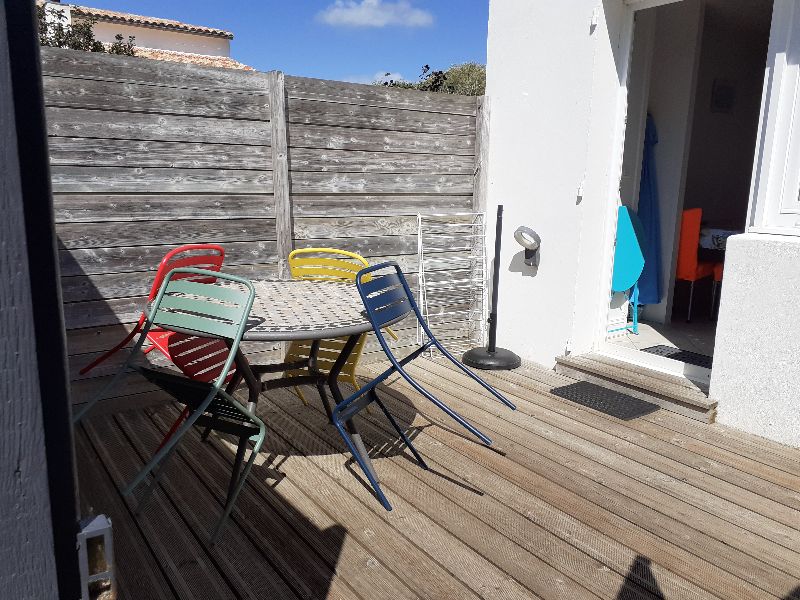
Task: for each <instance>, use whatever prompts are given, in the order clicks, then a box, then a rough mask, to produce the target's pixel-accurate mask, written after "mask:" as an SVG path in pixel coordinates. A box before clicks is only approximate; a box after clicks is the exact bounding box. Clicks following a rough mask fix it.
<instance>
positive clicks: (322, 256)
mask: <svg viewBox="0 0 800 600" xmlns="http://www.w3.org/2000/svg"><path fill="white" fill-rule="evenodd" d="M368 266H369V263H368V262H367V260H366V259H365V258H364V257H363V256H361V255H359V254H356V253H355V252H348V251H347V250H337V249H336V248H300V249H298V250H292V252H291V253H289V271H290V272H291V274H292V278H294V279H319V280H323V281H331V280H334V281H336V280H344V281H354V280H355V278H356V274H357V273H358V272H359V271H360V270H361V269H363V268H364V267H368Z"/></svg>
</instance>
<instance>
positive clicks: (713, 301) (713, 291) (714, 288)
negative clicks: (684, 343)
mask: <svg viewBox="0 0 800 600" xmlns="http://www.w3.org/2000/svg"><path fill="white" fill-rule="evenodd" d="M718 285H719V283H718V282H717V281H716V280H714V282H713V283H712V284H711V315H710V316H711V318H712V319H713V318H714V306H715V305H716V303H717V286H718Z"/></svg>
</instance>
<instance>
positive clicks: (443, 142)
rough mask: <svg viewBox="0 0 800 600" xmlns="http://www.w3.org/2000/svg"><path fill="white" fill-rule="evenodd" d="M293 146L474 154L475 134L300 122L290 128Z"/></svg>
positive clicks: (290, 143) (290, 142) (290, 141)
mask: <svg viewBox="0 0 800 600" xmlns="http://www.w3.org/2000/svg"><path fill="white" fill-rule="evenodd" d="M289 145H290V146H291V147H293V148H295V147H297V148H330V149H332V150H367V151H372V152H418V153H424V154H467V155H469V156H472V155H473V154H474V146H475V137H474V136H469V135H441V134H438V133H414V132H408V131H379V130H372V129H356V128H350V127H332V126H327V125H301V124H297V125H293V126H292V127H290V128H289Z"/></svg>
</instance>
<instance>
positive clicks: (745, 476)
mask: <svg viewBox="0 0 800 600" xmlns="http://www.w3.org/2000/svg"><path fill="white" fill-rule="evenodd" d="M431 370H434V371H436V372H437V373H439V374H441V375H442V376H443V377H445V378H447V379H448V380H450V381H452V380H453V378H454V377H459V374H458V373H457V372H456V371H455V370H454V369H450V368H448V367H445V366H444V365H436V364H433V365H431ZM524 379H525V378H524V377H522V376H520V375H516V376H515V375H514V374H512V373H510V372H507V373H503V374H501V375H498V376H497V386H498V389H501V390H503V391H507V392H508V393H513V394H516V395H518V396H524V398H525V400H526V401H529V402H531V403H533V404H536V405H538V406H540V407H542V408H545V409H547V410H550V411H553V412H556V413H558V414H560V415H562V416H565V417H567V418H569V419H573V420H575V421H578V422H580V423H583V424H584V425H588V426H590V427H594V428H596V429H600V430H602V431H606V432H608V433H611V434H613V435H614V436H616V437H619V438H620V439H623V440H625V441H626V442H630V443H632V444H634V445H637V446H640V447H642V448H644V449H646V450H650V451H652V452H655V453H657V454H659V455H660V456H664V457H667V458H671V459H673V460H676V461H678V462H680V463H682V464H684V465H686V466H689V467H692V468H693V469H696V470H697V471H700V472H701V473H705V474H708V475H711V476H714V477H717V478H719V479H722V480H723V481H727V482H728V483H731V484H733V485H737V486H739V487H742V488H744V489H746V490H750V491H752V492H755V493H756V494H758V495H760V496H761V497H763V498H767V499H769V500H772V501H776V502H779V503H781V504H783V505H784V506H786V507H788V508H791V509H794V510H800V493H798V492H800V477H794V476H792V475H791V474H788V473H785V472H783V471H779V470H777V469H772V468H770V467H768V466H767V465H763V464H762V463H757V462H755V461H752V460H749V459H746V458H744V457H741V456H738V455H736V454H732V453H730V452H726V451H722V450H721V449H719V448H716V447H714V446H709V445H708V444H705V445H704V444H703V442H699V441H694V443H693V442H692V441H687V440H684V439H682V438H680V437H677V436H676V435H675V434H674V432H673V433H672V434H670V433H669V432H668V430H665V429H664V428H663V427H660V426H658V425H655V424H653V423H650V422H648V421H644V420H641V419H630V420H627V421H623V420H622V419H619V418H617V417H615V416H613V415H609V414H606V413H604V412H602V411H599V410H594V409H592V408H590V407H585V406H583V405H575V404H571V403H570V402H568V401H564V399H563V397H562V396H560V395H558V393H557V392H558V388H552V387H551V386H539V385H537V384H535V383H533V384H529V383H523V380H524ZM568 385H569V384H568ZM559 387H564V386H559ZM525 392H533V393H525ZM576 407H578V410H575V408H576ZM598 417H600V419H599V420H598ZM642 434H644V435H642Z"/></svg>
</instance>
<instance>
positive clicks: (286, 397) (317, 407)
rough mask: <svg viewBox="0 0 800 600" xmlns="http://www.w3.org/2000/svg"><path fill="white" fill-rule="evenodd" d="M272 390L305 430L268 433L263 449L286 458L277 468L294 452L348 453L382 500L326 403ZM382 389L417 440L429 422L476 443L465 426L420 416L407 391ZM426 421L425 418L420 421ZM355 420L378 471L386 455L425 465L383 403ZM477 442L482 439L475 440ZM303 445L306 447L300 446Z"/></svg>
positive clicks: (349, 462)
mask: <svg viewBox="0 0 800 600" xmlns="http://www.w3.org/2000/svg"><path fill="white" fill-rule="evenodd" d="M342 391H343V392H344V393H345V395H349V394H350V393H351V388H350V386H349V384H342ZM272 393H273V392H267V393H266V394H265V395H264V399H265V400H266V401H267V402H269V401H271V400H274V401H275V403H276V404H278V405H279V406H280V408H281V410H282V411H283V412H284V414H285V415H286V416H287V417H288V418H289V419H290V421H291V422H292V426H297V425H302V427H303V429H301V430H295V431H294V434H293V433H291V432H290V433H288V435H287V432H286V431H283V432H282V433H283V435H287V439H286V440H284V439H283V438H282V437H281V434H280V433H278V432H273V433H277V434H278V435H274V434H273V435H270V434H269V433H268V435H267V440H266V442H265V443H264V448H263V449H262V453H267V454H268V455H271V456H275V457H281V458H279V459H277V462H276V463H275V465H273V468H278V467H279V465H280V464H282V463H283V461H285V460H286V457H288V456H292V455H302V456H323V455H340V456H345V457H346V458H345V463H344V466H345V468H346V469H347V471H348V472H349V473H350V474H351V475H352V476H353V477H354V478H355V479H356V481H358V482H359V483H360V484H361V486H363V487H364V489H366V490H367V491H368V492H369V493H370V495H371V496H373V497H374V498H375V499H376V501H377V496H376V495H375V493H374V490H373V489H372V487H371V486H370V484H369V482H368V481H367V479H366V477H364V474H363V473H362V471H361V469H360V467H359V466H358V464H357V463H356V462H355V460H354V459H353V457H352V456H350V455H349V452H348V450H347V448H346V446H345V444H344V441H343V440H342V439H341V437H339V435H338V433H337V432H336V430H335V429H334V427H333V426H332V425H331V424H330V423H329V422H328V420H327V418H326V417H325V413H324V411H323V409H322V406H321V403H320V402H314V401H313V400H310V402H309V405H308V406H305V405H303V403H302V402H300V400H299V399H297V397H296V396H294V395H293V394H291V393H290V392H288V391H283V392H281V393H280V394H277V395H274V396H270V394H272ZM312 393H314V392H313V391H312V390H310V389H309V394H312ZM378 394H379V396H380V398H381V400H382V401H383V403H384V405H385V406H386V408H387V409H388V410H389V412H390V413H391V414H392V415H393V416H394V418H395V419H396V421H397V423H398V425H399V426H400V427H401V428H402V429H403V431H404V432H405V433H406V435H407V436H408V437H409V439H410V440H411V441H412V443H413V442H414V441H415V440H416V438H417V437H418V436H419V435H420V434H421V433H422V432H423V431H424V430H425V429H427V428H429V427H439V428H443V429H446V430H447V431H449V432H450V433H452V434H453V435H457V436H459V437H462V438H463V439H465V440H469V441H470V442H473V441H474V440H473V439H472V438H469V437H467V436H465V435H463V434H462V433H461V432H460V431H456V430H453V429H450V428H446V427H443V426H442V425H440V424H438V423H434V422H432V421H430V420H428V419H427V418H425V417H424V416H422V415H420V413H418V412H417V411H416V410H415V409H414V408H413V404H412V402H411V400H409V399H408V398H407V397H406V396H405V395H403V394H402V393H399V392H398V391H397V390H396V389H392V394H388V393H386V388H385V387H383V389H381V387H379V388H378ZM309 397H310V396H309ZM262 416H263V417H264V419H265V422H266V423H267V428H268V429H269V428H270V422H273V423H275V420H274V415H271V414H270V413H262ZM420 420H421V421H422V422H420ZM355 423H356V425H357V427H358V429H359V431H360V433H361V434H362V437H363V439H364V443H365V445H366V447H367V449H368V452H369V455H370V458H371V459H372V460H373V461H374V464H375V468H376V470H377V471H378V475H379V476H380V470H381V466H380V463H381V460H382V459H384V458H394V457H400V458H402V459H404V460H406V461H408V462H409V463H410V464H411V465H412V468H419V465H418V464H417V462H416V460H415V458H414V457H413V456H412V454H411V452H409V450H408V449H407V448H406V445H405V443H404V442H403V440H402V439H401V438H400V437H399V436H398V435H397V433H396V432H395V431H394V430H393V429H392V428H391V426H390V424H389V422H388V420H386V418H385V416H384V415H383V413H382V412H381V411H380V410H378V409H377V407H375V406H374V405H372V408H371V410H370V411H368V412H367V411H362V412H361V413H360V414H359V415H358V416H357V417H356V419H355ZM287 442H288V443H287ZM475 443H478V442H477V441H475ZM298 447H300V448H301V449H298ZM422 453H423V455H424V454H425V452H424V451H422ZM429 467H430V468H429V472H430V473H433V474H435V475H437V476H438V477H441V478H442V479H445V480H447V481H449V482H450V483H453V484H454V485H457V486H459V487H461V488H463V489H465V490H467V491H469V492H471V493H474V494H477V495H483V492H482V491H481V490H479V489H477V488H475V487H473V486H472V485H470V484H469V483H467V482H466V481H464V480H460V479H458V478H456V477H452V476H451V475H448V474H447V473H444V472H442V471H441V470H439V469H437V468H436V467H435V466H433V465H431V464H430V463H429ZM257 469H258V465H257V466H256V467H254V470H253V473H254V474H255V475H256V477H261V474H263V475H264V476H270V473H269V471H261V474H259V472H258V471H257ZM276 485H277V482H276Z"/></svg>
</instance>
